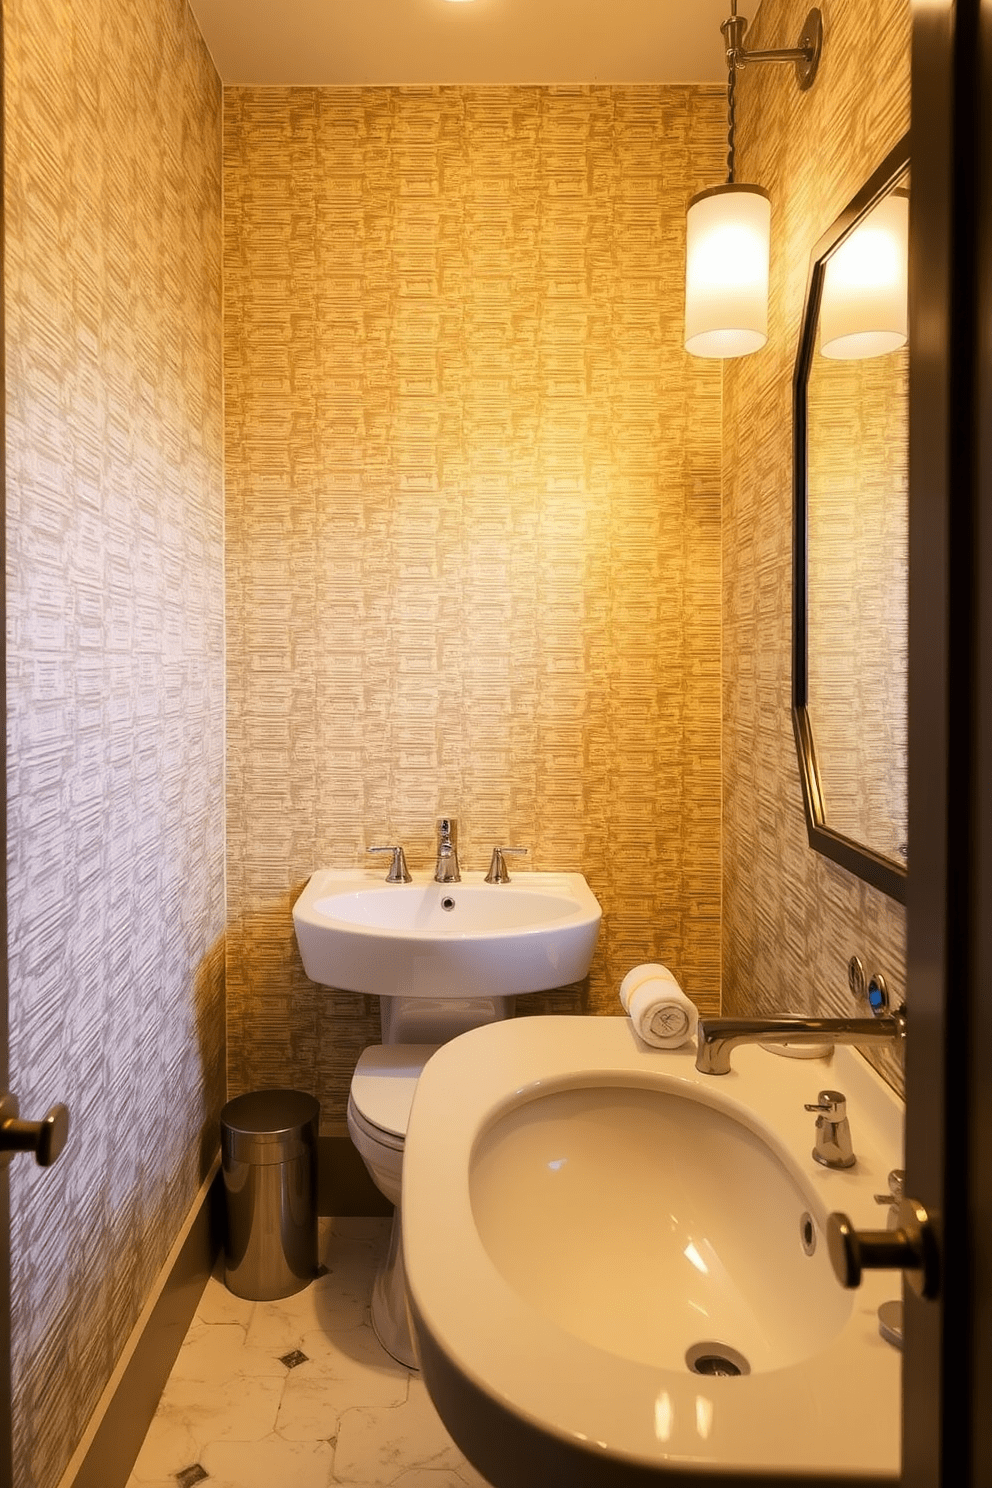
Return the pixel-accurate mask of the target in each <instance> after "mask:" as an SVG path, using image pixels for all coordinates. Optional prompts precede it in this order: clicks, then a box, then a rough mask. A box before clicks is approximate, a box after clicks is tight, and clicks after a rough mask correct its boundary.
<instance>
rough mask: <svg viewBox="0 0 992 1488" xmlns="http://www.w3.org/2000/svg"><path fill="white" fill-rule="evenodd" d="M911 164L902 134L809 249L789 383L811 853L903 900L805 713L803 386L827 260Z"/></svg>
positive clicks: (796, 681)
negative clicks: (820, 754)
mask: <svg viewBox="0 0 992 1488" xmlns="http://www.w3.org/2000/svg"><path fill="white" fill-rule="evenodd" d="M909 163H910V137H909V134H908V133H907V134H904V135H903V137H902V139H901V140H900V141H899V143H898V144H897V145H896V146H895V147H894V149H892V150H891V151H890V152H889V154H888V155H887V156H886V157H885V159H884V160H883V161H882V164H881V165H880V166H879V167H878V169H877V170H876V171H875V172H874V174H873V175H872V176H871V177H870V178H869V179H868V180H867V181H866V182H865V184H864V186H862V188H861V190H860V191H859V192H858V193H857V195H856V196H855V197H854V198H853V200H852V201H850V202H849V203H848V204H847V206H846V207H845V208H844V210H843V212H841V214H840V216H839V217H838V218H837V219H836V221H835V222H833V223H832V224H831V226H830V227H828V228H827V231H826V232H825V233H824V234H823V236H822V237H821V238H820V239H819V240H818V242H817V243H816V245H815V246H814V248H813V251H812V253H811V254H810V267H809V275H808V278H807V281H806V301H805V305H804V307H803V319H802V329H801V331H800V334H799V347H798V350H797V352H796V367H795V374H794V377H793V383H792V410H793V418H792V435H793V439H792V471H793V482H792V491H793V509H792V533H793V538H792V726H793V730H794V732H795V737H796V750H797V753H798V756H799V775H800V779H801V781H802V788H803V807H804V810H805V813H806V830H807V833H808V835H809V844H810V847H812V848H813V850H814V851H815V852H818V853H821V854H822V855H823V856H824V857H826V858H830V859H831V860H832V861H833V862H835V863H839V864H840V865H841V867H842V868H846V869H847V870H848V872H850V873H853V874H855V875H856V876H857V877H858V878H860V879H863V880H864V881H865V882H866V883H869V884H871V885H872V886H873V887H874V888H876V889H880V890H881V891H882V893H883V894H888V895H889V896H890V898H892V899H896V900H898V901H899V903H901V904H905V902H906V884H907V878H908V872H907V869H906V868H904V867H902V866H901V865H900V864H899V863H894V862H893V861H892V860H891V859H890V858H886V857H883V856H882V854H881V853H877V852H875V851H874V849H873V848H870V847H867V846H866V845H865V844H864V843H861V842H857V841H855V840H854V838H852V837H847V836H845V835H844V833H842V832H838V831H837V830H836V829H835V828H833V827H831V826H830V825H829V824H828V822H827V819H826V813H825V810H824V805H823V790H822V787H821V784H820V773H819V769H818V767H817V763H816V749H815V747H814V743H813V730H812V725H811V723H810V716H809V616H808V597H809V466H808V460H807V439H808V404H807V390H808V386H809V377H810V371H811V369H812V365H813V357H814V356H815V354H816V338H817V325H818V322H819V318H820V299H821V297H822V294H823V279H824V275H825V273H826V265H827V260H828V259H829V257H830V256H831V254H832V253H833V252H834V251H835V249H837V248H838V247H839V246H840V244H841V243H842V242H843V241H844V239H845V238H847V237H849V236H850V234H851V233H852V232H853V231H854V229H855V228H856V227H857V226H858V224H859V223H860V222H861V221H862V220H863V219H864V218H865V217H867V215H868V213H869V212H870V211H871V210H872V208H873V207H875V206H877V204H878V203H879V202H880V201H881V199H882V198H883V197H884V196H887V195H888V194H889V192H890V191H891V190H892V189H893V187H894V186H895V185H896V184H897V182H898V180H899V178H900V176H902V175H904V174H905V172H906V170H907V168H908V166H909Z"/></svg>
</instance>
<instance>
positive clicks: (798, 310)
mask: <svg viewBox="0 0 992 1488" xmlns="http://www.w3.org/2000/svg"><path fill="white" fill-rule="evenodd" d="M821 8H822V11H823V22H824V47H823V59H822V61H821V64H820V71H819V75H818V77H817V80H816V82H815V83H814V85H813V87H812V88H811V89H810V90H809V92H808V93H800V91H799V90H798V88H797V87H796V86H795V83H794V81H793V78H792V75H791V73H789V72H787V70H786V69H785V68H778V67H765V68H761V67H757V68H754V69H750V70H748V71H746V72H745V73H744V75H743V76H742V78H741V81H740V86H739V87H738V90H737V96H738V131H737V143H738V166H739V170H738V179H739V180H742V181H743V180H753V181H757V182H759V183H760V184H761V185H762V186H764V187H765V188H766V189H767V190H768V191H769V192H770V193H771V199H772V260H771V296H770V310H769V339H768V345H767V346H766V347H765V348H764V349H763V350H762V351H760V352H757V353H756V354H755V355H753V356H750V357H745V358H743V359H742V360H740V361H738V362H731V363H728V365H727V372H726V377H725V381H724V435H723V448H724V476H723V485H724V498H723V499H724V505H723V645H724V685H723V790H724V836H723V850H724V865H725V866H724V900H723V915H724V917H723V991H724V999H725V1001H726V1003H727V1006H728V1008H730V1009H737V1010H746V1011H762V1012H768V1011H778V1012H787V1011H790V1012H804V1011H812V1010H816V1011H819V1012H824V1013H828V1014H840V1013H848V1012H853V1011H854V1004H853V1002H852V1000H851V998H850V994H849V992H848V985H847V962H848V958H849V957H850V956H851V955H852V954H858V955H860V956H861V958H862V960H863V961H864V963H865V965H866V968H867V969H868V971H869V972H870V971H872V970H879V971H882V972H884V974H885V975H886V977H887V979H888V981H889V984H890V987H892V988H893V989H894V990H895V991H896V992H897V993H899V992H902V991H903V990H904V987H905V914H904V911H903V909H902V907H901V906H900V905H898V904H896V903H895V902H894V901H893V900H891V899H888V898H887V897H886V896H885V895H883V894H879V893H877V892H876V891H874V890H872V889H869V888H868V887H867V886H866V885H864V884H862V883H861V882H860V881H859V880H858V879H856V878H853V877H852V876H851V875H850V874H849V873H847V872H846V871H845V870H844V869H842V868H840V867H838V866H836V865H835V864H832V863H830V862H829V861H828V860H827V859H825V858H822V857H820V856H819V855H818V854H816V853H814V852H812V851H811V849H810V847H809V845H808V841H807V837H806V826H805V821H804V818H803V806H802V794H801V789H800V783H799V771H798V765H797V762H796V750H795V744H794V742H793V735H792V723H791V713H790V707H791V634H790V625H791V603H792V593H791V591H792V553H791V541H792V511H791V503H792V477H791V470H792V451H791V438H792V407H791V397H792V369H793V363H794V360H795V355H796V345H797V341H798V336H799V326H800V320H801V317H802V308H803V295H804V292H805V286H806V274H807V270H808V266H809V254H810V249H811V248H812V247H813V245H814V243H815V242H816V240H817V239H818V238H819V237H820V235H821V234H822V233H823V232H824V231H825V230H826V229H827V227H829V225H830V223H831V222H832V221H833V220H834V218H835V217H836V216H837V214H838V213H839V212H840V210H841V208H842V207H844V206H845V205H846V204H847V202H848V201H849V200H850V198H851V197H852V196H853V195H854V193H855V191H856V190H857V188H858V187H859V186H860V185H861V184H862V183H863V182H864V181H865V180H866V179H867V177H868V176H869V175H870V174H871V172H872V171H873V170H874V169H875V167H876V166H877V165H879V164H880V163H881V161H882V160H883V159H884V157H885V156H886V154H887V153H888V151H889V150H890V149H891V148H892V147H893V145H895V144H896V142H897V140H898V139H899V137H900V136H901V135H902V134H903V132H904V131H905V130H906V128H907V127H908V124H909V35H910V6H909V0H872V3H871V4H868V5H852V4H850V3H849V0H822V5H821ZM805 14H806V7H805V6H804V5H799V6H797V5H795V4H790V3H786V0H764V3H763V4H762V6H761V10H760V12H759V13H758V15H757V16H756V18H755V21H754V25H753V27H752V29H751V31H749V33H748V43H749V45H752V46H754V47H770V46H783V45H787V44H790V39H791V38H793V37H794V36H795V35H797V34H798V30H799V27H800V26H801V24H802V20H803V17H804V15H805ZM862 557H863V561H864V562H865V564H870V563H871V562H872V554H871V553H870V552H868V551H865V552H864V553H863V555H862ZM892 664H893V666H894V667H896V666H900V665H902V653H901V650H900V648H898V647H897V648H895V649H894V652H893V662H892ZM884 1067H885V1068H886V1070H887V1072H888V1074H889V1077H890V1078H891V1079H892V1080H893V1081H894V1082H895V1083H897V1084H898V1083H899V1082H900V1079H901V1071H900V1069H899V1067H898V1065H897V1063H896V1062H894V1061H892V1060H886V1061H884Z"/></svg>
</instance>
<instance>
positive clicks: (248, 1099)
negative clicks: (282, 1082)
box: [220, 1090, 320, 1141]
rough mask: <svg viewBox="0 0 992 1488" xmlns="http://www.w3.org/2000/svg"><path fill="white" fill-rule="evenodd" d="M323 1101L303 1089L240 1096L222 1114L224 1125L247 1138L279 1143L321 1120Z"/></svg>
mask: <svg viewBox="0 0 992 1488" xmlns="http://www.w3.org/2000/svg"><path fill="white" fill-rule="evenodd" d="M319 1118H320V1102H319V1101H318V1100H316V1099H315V1098H314V1097H313V1096H312V1095H306V1094H304V1092H303V1091H302V1090H252V1091H250V1092H249V1093H248V1094H247V1095H236V1096H235V1097H234V1099H233V1100H229V1101H228V1103H227V1105H226V1106H225V1107H224V1109H223V1110H222V1111H221V1113H220V1124H221V1126H222V1127H227V1128H228V1130H229V1131H232V1132H238V1133H239V1134H241V1135H243V1136H246V1137H256V1138H260V1139H262V1140H263V1141H264V1140H265V1138H269V1139H270V1140H278V1139H280V1138H286V1137H292V1136H293V1135H295V1134H296V1133H297V1132H298V1131H299V1129H300V1127H303V1126H306V1125H307V1123H308V1122H310V1121H315V1120H319Z"/></svg>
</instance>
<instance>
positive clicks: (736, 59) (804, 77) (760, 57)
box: [720, 7, 823, 93]
mask: <svg viewBox="0 0 992 1488" xmlns="http://www.w3.org/2000/svg"><path fill="white" fill-rule="evenodd" d="M746 25H747V22H746V21H745V20H744V18H743V16H733V17H731V19H730V20H729V21H724V23H723V25H722V26H721V27H720V29H721V31H722V32H723V35H724V38H725V40H726V43H727V62H728V64H729V65H730V66H731V67H747V66H750V64H751V63H753V62H794V63H795V64H796V82H797V83H798V84H799V88H800V91H801V92H803V93H805V92H806V90H807V88H811V87H812V86H813V81H814V79H815V77H816V72H817V68H818V67H819V65H820V53H821V52H822V51H823V16H822V14H821V13H820V11H819V10H818V9H817V8H816V7H814V8H813V10H811V11H810V13H809V15H808V16H807V17H806V19H805V21H803V29H802V31H801V32H800V33H799V41H798V44H797V45H796V46H794V47H770V48H768V49H766V50H764V51H754V52H749V51H748V50H747V48H746V47H745V46H744V27H745V26H746Z"/></svg>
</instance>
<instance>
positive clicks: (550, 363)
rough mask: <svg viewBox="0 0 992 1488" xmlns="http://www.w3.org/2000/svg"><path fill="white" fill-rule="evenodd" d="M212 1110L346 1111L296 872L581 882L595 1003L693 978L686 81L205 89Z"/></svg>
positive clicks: (703, 945)
mask: <svg viewBox="0 0 992 1488" xmlns="http://www.w3.org/2000/svg"><path fill="white" fill-rule="evenodd" d="M225 109H226V122H225V193H226V195H225V223H226V250H225V276H226V316H227V319H226V397H227V472H228V474H227V479H228V509H229V515H228V612H227V623H228V646H229V656H228V688H229V705H228V740H229V775H228V782H229V784H228V822H229V828H228V885H229V904H230V916H231V927H230V937H229V956H228V997H229V1042H230V1077H231V1088H232V1093H233V1092H235V1091H237V1090H239V1089H244V1088H246V1087H251V1086H254V1085H259V1084H280V1083H283V1082H288V1083H291V1084H298V1085H301V1086H302V1087H303V1088H305V1089H309V1090H313V1091H314V1092H315V1093H316V1094H317V1095H318V1096H319V1098H320V1099H321V1101H322V1103H323V1107H324V1114H325V1117H330V1118H332V1119H333V1118H338V1119H340V1117H341V1116H343V1113H344V1106H345V1100H346V1095H347V1089H348V1083H349V1081H350V1077H351V1071H352V1069H353V1067H354V1063H355V1059H356V1058H357V1055H358V1053H359V1051H360V1049H361V1048H362V1047H363V1046H364V1045H365V1044H367V1043H370V1042H375V1041H377V1039H378V1036H379V1035H378V1022H377V1013H376V1009H375V1007H374V1006H373V1005H372V1002H371V1000H366V999H364V998H361V997H349V996H346V995H344V994H341V993H336V994H332V993H329V992H328V991H326V990H323V989H317V988H315V987H314V986H312V985H311V984H310V983H309V982H308V981H307V980H306V978H305V977H304V975H303V972H302V969H301V967H300V965H299V962H298V957H297V953H296V950H295V943H294V938H293V930H292V921H291V917H290V908H291V904H292V900H293V898H294V897H295V895H296V894H297V893H298V892H299V890H300V889H301V888H302V885H303V883H304V882H305V880H306V878H307V876H308V874H309V873H310V872H311V871H312V869H314V868H315V867H318V866H321V865H349V864H355V863H362V862H363V861H364V851H365V848H366V846H367V845H369V844H370V843H373V842H383V841H386V842H394V841H398V842H402V843H403V844H404V845H405V847H406V850H407V853H408V856H409V859H410V863H411V866H412V867H414V868H417V867H423V866H426V865H427V864H428V863H429V862H430V861H431V860H432V851H433V844H434V820H435V817H436V816H437V815H438V814H440V813H441V812H450V813H452V814H454V815H457V816H458V817H459V819H460V822H461V841H460V852H461V859H462V863H463V866H465V867H468V868H481V867H484V866H485V864H486V863H487V862H488V857H489V851H490V849H491V848H492V846H493V845H494V844H496V843H514V844H523V845H525V846H527V847H529V849H530V858H529V860H528V861H529V864H530V865H531V866H533V867H534V868H538V869H541V868H544V869H552V868H553V869H569V868H578V869H581V870H582V871H583V872H584V873H585V874H586V876H587V877H588V879H589V882H590V883H591V885H592V887H593V889H594V891H595V892H596V894H597V895H598V897H599V898H600V900H601V902H602V904H603V907H604V911H605V919H604V926H603V932H602V936H601V941H600V946H599V950H598V953H597V957H596V961H595V965H594V968H593V972H592V976H591V980H590V984H589V987H588V989H576V990H574V991H573V992H572V993H571V994H569V995H565V996H561V997H550V998H542V999H541V1000H540V1001H539V1002H537V1001H535V1002H534V1004H533V1006H535V1007H537V1006H540V1007H542V1008H546V1007H556V1008H562V1009H577V1008H582V1007H585V1008H588V1009H589V1010H591V1011H594V1012H602V1013H614V1012H617V1011H618V1010H619V1005H618V1003H617V1000H616V990H617V986H618V984H619V981H620V978H621V976H622V975H623V973H624V972H625V971H626V970H627V969H628V968H629V967H630V966H633V965H635V964H636V963H637V962H639V961H643V960H653V959H656V958H658V959H661V960H663V961H665V962H666V963H667V964H669V965H670V966H671V967H672V968H673V969H674V970H675V971H676V973H677V974H678V975H679V976H680V978H681V979H682V981H683V983H684V985H685V987H686V989H687V991H688V992H689V994H690V995H691V996H693V997H695V998H697V999H698V1000H699V1001H700V1003H701V1004H702V1005H704V1006H707V1007H710V1008H714V1007H715V1006H716V1004H717V999H718V995H719V934H720V932H719V925H720V844H719V831H720V819H719V798H720V774H719V743H720V741H719V706H720V696H719V667H720V602H719V585H720V541H719V524H720V511H719V482H720V446H719V441H720V372H719V368H718V367H717V366H716V365H715V364H712V363H702V362H699V361H694V360H692V359H691V358H688V357H686V355H685V354H684V352H683V351H682V349H681V337H682V295H681V285H682V278H683V253H684V246H683V240H684V213H685V204H686V200H687V198H688V197H689V195H691V193H692V192H693V191H694V190H696V189H698V188H699V187H701V186H703V185H705V184H707V183H709V182H711V181H712V180H713V179H714V178H719V172H720V166H721V159H722V154H723V148H724V146H723V137H722V130H723V122H722V121H723V102H722V97H721V90H719V89H714V88H660V87H615V88H614V87H590V88H565V89H551V88H536V87H535V88H507V89H490V90H472V89H459V88H443V89H429V88H424V89H415V88H410V89H368V90H347V89H340V90H330V89H325V90H307V89H292V90H280V89H271V90H251V89H238V88H232V89H229V90H226V92H225Z"/></svg>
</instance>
